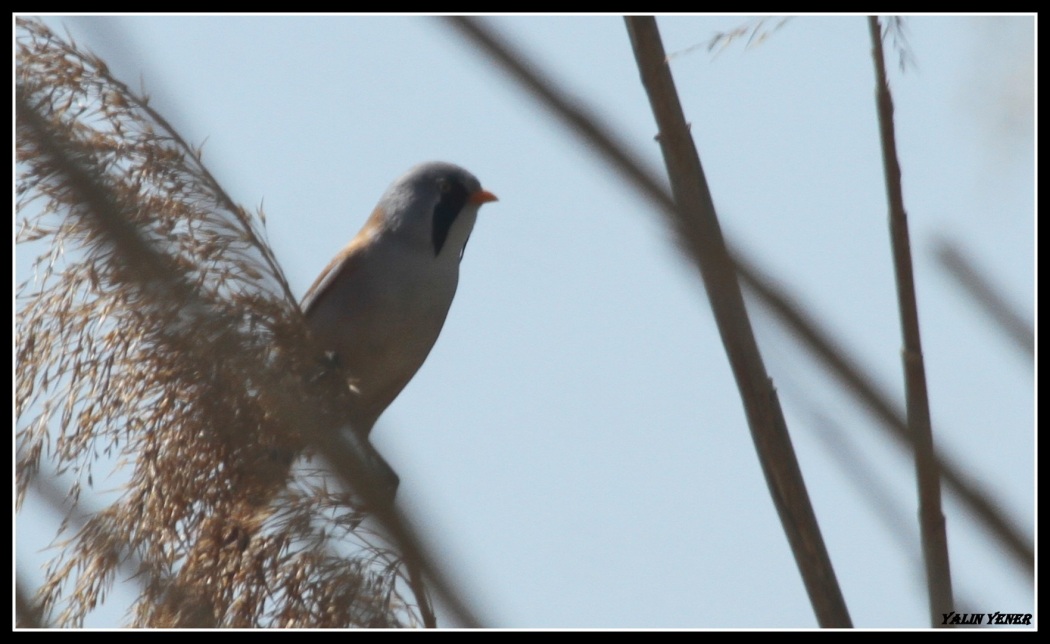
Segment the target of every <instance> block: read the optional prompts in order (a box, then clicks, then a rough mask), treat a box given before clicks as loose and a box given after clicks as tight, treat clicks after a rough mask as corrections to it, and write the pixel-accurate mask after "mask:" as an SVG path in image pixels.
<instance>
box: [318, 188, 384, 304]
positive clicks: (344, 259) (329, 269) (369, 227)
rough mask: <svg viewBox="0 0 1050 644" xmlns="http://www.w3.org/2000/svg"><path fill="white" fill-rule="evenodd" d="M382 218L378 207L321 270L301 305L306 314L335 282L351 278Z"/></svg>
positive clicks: (376, 232)
mask: <svg viewBox="0 0 1050 644" xmlns="http://www.w3.org/2000/svg"><path fill="white" fill-rule="evenodd" d="M382 219H383V213H382V211H381V210H380V209H379V208H376V209H375V211H374V212H373V213H372V216H371V217H369V218H368V221H367V222H365V225H364V227H363V228H362V229H361V232H359V233H358V234H357V236H356V237H354V238H353V240H351V242H350V243H349V244H347V245H346V246H345V247H344V248H343V250H341V251H339V253H338V254H336V256H335V257H333V258H332V261H331V262H329V263H328V266H325V269H324V270H323V271H321V274H320V275H318V276H317V279H316V280H314V283H313V284H312V285H311V286H310V288H309V289H307V291H306V295H304V296H303V301H302V304H301V305H300V307H301V308H302V310H303V313H304V314H305V315H306V316H308V317H309V315H310V311H311V309H313V308H314V306H315V305H316V304H317V303H318V302H319V301H320V300H321V298H322V297H324V295H325V293H326V292H327V291H328V289H329V287H331V285H332V284H333V283H335V282H336V281H337V280H345V279H349V278H350V276H351V275H352V274H353V273H354V271H355V270H357V268H358V267H359V266H360V265H361V260H362V258H363V257H364V252H363V251H364V250H365V246H366V245H367V244H368V243H369V242H370V241H371V240H372V237H373V236H374V235H376V234H378V232H379V227H380V225H381V223H382Z"/></svg>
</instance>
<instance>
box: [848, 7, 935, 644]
mask: <svg viewBox="0 0 1050 644" xmlns="http://www.w3.org/2000/svg"><path fill="white" fill-rule="evenodd" d="M868 28H869V30H870V32H871V41H872V57H873V58H874V60H875V82H876V105H877V106H878V114H879V134H880V137H879V139H880V141H881V143H882V162H883V169H884V173H885V176H886V196H887V199H888V201H889V218H890V239H891V242H892V245H893V267H894V272H895V273H896V278H897V299H898V304H899V307H900V318H901V333H902V335H903V338H904V348H903V350H902V355H903V359H904V386H905V392H906V393H905V395H906V400H907V403H906V404H907V413H908V429H909V431H910V432H911V434H912V437H913V439H914V444H915V473H916V478H917V480H918V486H919V526H920V530H921V533H922V551H923V556H924V558H925V561H926V584H927V589H928V592H929V598H930V621H931V623H932V624H933V625H934V626H940V625H941V624H942V623H943V621H944V620H943V619H942V618H941V616H942V615H944V614H946V613H948V612H951V611H952V610H953V604H954V602H953V601H952V580H951V572H950V568H949V561H948V536H947V534H946V532H945V528H944V514H943V513H942V511H941V479H940V471H939V468H938V466H937V461H936V459H935V458H934V455H933V454H934V452H933V430H932V429H931V426H930V404H929V396H928V394H927V391H926V368H925V366H924V365H923V359H922V343H921V341H920V338H919V309H918V305H917V304H916V297H915V278H914V275H913V272H912V263H911V242H910V241H909V239H908V215H907V213H905V211H904V193H903V191H902V189H901V167H900V162H899V161H898V159H897V142H896V135H895V133H894V127H893V98H892V97H891V96H890V88H889V84H888V83H887V81H886V62H885V59H884V57H883V51H882V28H881V26H880V24H879V19H878V18H877V17H876V16H869V17H868Z"/></svg>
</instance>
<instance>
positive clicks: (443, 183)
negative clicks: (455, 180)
mask: <svg viewBox="0 0 1050 644" xmlns="http://www.w3.org/2000/svg"><path fill="white" fill-rule="evenodd" d="M451 189H452V184H451V183H449V182H448V179H438V190H440V191H441V192H442V193H445V192H448V191H449V190H451Z"/></svg>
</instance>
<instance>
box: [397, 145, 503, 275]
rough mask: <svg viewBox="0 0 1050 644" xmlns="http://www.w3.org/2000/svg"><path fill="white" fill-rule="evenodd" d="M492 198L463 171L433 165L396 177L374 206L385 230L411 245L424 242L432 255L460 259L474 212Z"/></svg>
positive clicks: (472, 226) (493, 199)
mask: <svg viewBox="0 0 1050 644" xmlns="http://www.w3.org/2000/svg"><path fill="white" fill-rule="evenodd" d="M495 199H496V196H495V195H493V194H492V193H491V192H488V191H486V190H483V189H482V188H481V182H480V181H478V179H477V177H475V176H474V175H473V174H471V173H470V172H468V171H467V170H465V169H463V168H461V167H459V166H457V165H454V164H451V163H444V162H440V161H432V162H429V163H422V164H420V165H417V166H415V167H414V168H412V169H411V170H409V171H408V172H406V173H405V174H404V175H403V176H401V178H399V179H398V180H397V181H395V182H394V183H393V184H392V185H391V186H390V187H389V188H387V191H386V193H384V195H383V197H382V199H381V200H380V202H379V205H380V207H381V208H382V209H383V210H384V212H385V213H386V214H387V217H388V221H387V222H386V224H387V228H388V230H390V231H391V232H395V233H396V234H397V235H399V236H402V237H404V238H405V239H407V240H409V242H410V243H417V244H426V245H427V246H428V247H429V249H430V251H431V252H432V253H433V254H434V256H435V257H437V256H441V255H443V254H444V253H443V251H444V252H445V253H447V252H454V253H456V254H457V255H462V252H463V248H464V247H465V246H466V243H467V238H468V237H469V236H470V232H471V230H473V228H474V219H475V218H476V216H477V211H478V208H479V207H480V206H481V204H483V203H485V202H488V201H495ZM393 213H397V214H396V215H394V214H393Z"/></svg>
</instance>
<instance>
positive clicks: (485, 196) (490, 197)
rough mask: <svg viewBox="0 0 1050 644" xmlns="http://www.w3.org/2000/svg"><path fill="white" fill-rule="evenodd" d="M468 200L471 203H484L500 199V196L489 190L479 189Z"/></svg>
mask: <svg viewBox="0 0 1050 644" xmlns="http://www.w3.org/2000/svg"><path fill="white" fill-rule="evenodd" d="M467 201H468V202H470V203H476V204H483V203H488V202H490V201H499V197H497V196H496V195H494V194H492V193H491V192H489V191H488V190H478V191H477V192H475V193H474V194H472V195H470V197H468V198H467Z"/></svg>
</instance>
